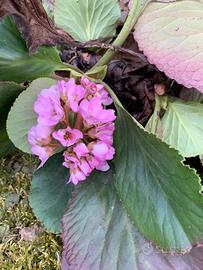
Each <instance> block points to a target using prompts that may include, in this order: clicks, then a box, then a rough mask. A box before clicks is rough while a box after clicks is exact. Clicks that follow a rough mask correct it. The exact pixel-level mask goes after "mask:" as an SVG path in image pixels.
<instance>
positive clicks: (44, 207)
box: [29, 154, 73, 233]
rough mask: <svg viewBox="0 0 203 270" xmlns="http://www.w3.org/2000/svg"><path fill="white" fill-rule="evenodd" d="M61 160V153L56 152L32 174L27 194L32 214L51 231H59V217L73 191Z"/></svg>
mask: <svg viewBox="0 0 203 270" xmlns="http://www.w3.org/2000/svg"><path fill="white" fill-rule="evenodd" d="M62 162H63V157H62V154H57V155H55V156H53V157H51V158H50V159H49V160H48V161H47V163H46V164H45V165H44V167H42V168H41V169H39V170H38V171H37V172H36V173H35V174H34V176H33V178H32V182H31V189H30V196H29V201H30V205H31V207H32V209H33V212H34V214H35V215H36V217H37V218H38V219H39V220H40V221H41V222H42V224H43V225H44V226H45V227H46V229H47V230H48V231H50V232H53V233H59V232H60V231H61V218H62V215H63V212H64V210H65V208H66V206H67V203H68V200H69V197H70V195H71V192H72V191H73V185H72V184H67V179H68V175H69V172H68V170H67V168H65V167H64V166H62Z"/></svg>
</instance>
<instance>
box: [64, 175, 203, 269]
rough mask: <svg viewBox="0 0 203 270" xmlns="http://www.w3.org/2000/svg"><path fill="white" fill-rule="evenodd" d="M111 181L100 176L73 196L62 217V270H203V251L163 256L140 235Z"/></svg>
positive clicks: (96, 176) (91, 177)
mask: <svg viewBox="0 0 203 270" xmlns="http://www.w3.org/2000/svg"><path fill="white" fill-rule="evenodd" d="M112 176H113V175H112V171H109V172H107V173H99V174H98V173H95V174H94V175H92V176H90V179H88V182H87V183H86V184H84V185H82V186H80V187H79V189H78V191H77V192H76V193H75V194H74V196H73V198H72V201H71V203H70V204H69V206H68V210H67V211H66V213H65V215H64V217H63V243H64V247H63V257H62V270H123V269H125V270H202V265H203V248H197V247H196V248H193V249H192V251H191V252H190V253H189V254H186V255H182V256H181V255H179V256H174V255H170V254H164V253H162V252H161V251H160V250H158V249H156V248H155V247H154V246H153V245H152V244H151V243H150V242H148V241H146V240H145V239H144V238H143V237H142V236H141V235H140V233H139V232H138V230H137V229H136V228H135V227H134V226H133V225H132V224H131V221H130V219H129V217H128V215H127V214H126V211H125V209H124V208H123V207H122V205H121V203H120V201H119V199H118V197H117V193H116V191H115V188H114V186H113V183H112Z"/></svg>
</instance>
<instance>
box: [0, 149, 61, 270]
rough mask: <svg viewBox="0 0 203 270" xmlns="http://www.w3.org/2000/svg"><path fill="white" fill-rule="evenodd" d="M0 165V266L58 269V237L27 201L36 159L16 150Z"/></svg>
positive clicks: (23, 269)
mask: <svg viewBox="0 0 203 270" xmlns="http://www.w3.org/2000/svg"><path fill="white" fill-rule="evenodd" d="M0 167H1V170H0V269H1V270H59V269H60V245H61V239H60V236H59V235H53V234H49V233H47V232H45V231H44V229H43V228H42V227H41V225H40V224H39V222H38V221H37V220H36V218H35V217H34V215H33V213H32V210H31V208H30V207H29V204H28V193H29V186H30V176H31V172H32V171H33V170H34V168H35V160H34V159H33V158H32V157H31V156H29V155H22V154H20V153H15V154H14V155H12V156H8V157H7V158H1V159H0Z"/></svg>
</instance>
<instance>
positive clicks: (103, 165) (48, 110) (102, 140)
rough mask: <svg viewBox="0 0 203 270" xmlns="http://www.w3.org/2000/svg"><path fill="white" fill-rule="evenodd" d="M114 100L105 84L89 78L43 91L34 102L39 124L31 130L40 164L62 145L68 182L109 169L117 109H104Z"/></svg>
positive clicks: (32, 143) (34, 150)
mask: <svg viewBox="0 0 203 270" xmlns="http://www.w3.org/2000/svg"><path fill="white" fill-rule="evenodd" d="M111 103H112V99H111V98H110V96H109V94H108V92H107V91H106V90H105V88H104V86H103V85H102V84H97V83H94V82H91V81H90V80H89V79H87V78H86V77H83V78H81V83H80V84H79V85H78V84H76V81H75V80H74V79H69V81H68V82H66V81H59V82H58V84H57V86H51V87H50V88H49V89H44V90H42V91H41V92H40V93H39V95H38V98H37V100H36V102H35V103H34V111H35V112H36V113H37V122H38V124H37V125H36V126H35V127H32V128H31V129H30V131H29V132H28V141H29V143H30V145H31V147H32V153H33V154H35V155H37V156H38V157H39V159H40V160H41V164H40V166H43V164H44V163H45V162H46V161H47V159H48V158H49V157H50V156H51V155H53V154H54V153H55V152H57V150H61V149H63V148H62V146H63V147H64V148H65V151H64V153H63V156H64V162H63V166H65V167H66V168H68V169H69V170H70V178H69V180H68V182H72V183H73V184H74V185H76V184H78V183H80V182H81V181H84V180H85V179H86V178H87V177H88V176H89V175H90V174H91V173H92V171H93V170H95V169H97V170H100V171H107V170H108V169H109V164H108V163H107V161H108V160H112V159H113V157H114V154H115V149H114V148H113V146H112V145H113V132H114V129H115V124H114V123H113V121H114V120H115V119H116V116H115V111H114V110H113V109H106V108H105V105H109V104H111ZM57 148H58V149H57Z"/></svg>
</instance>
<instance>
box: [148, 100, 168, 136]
mask: <svg viewBox="0 0 203 270" xmlns="http://www.w3.org/2000/svg"><path fill="white" fill-rule="evenodd" d="M167 103H168V97H167V96H158V95H155V108H154V113H153V116H152V124H151V129H150V131H151V132H152V133H153V134H156V132H157V128H158V124H159V121H160V112H161V109H164V110H166V108H167Z"/></svg>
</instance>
